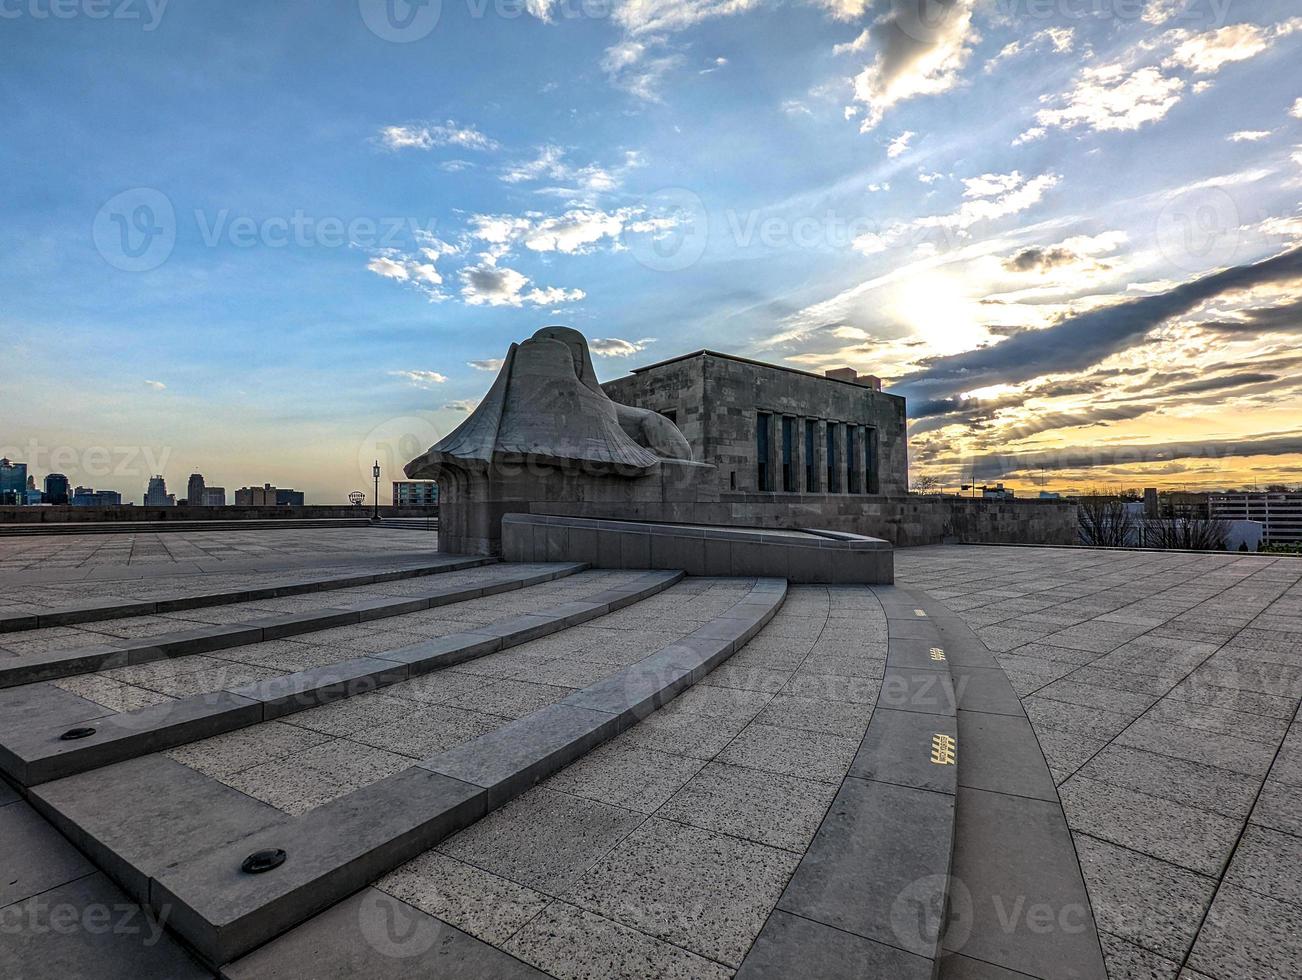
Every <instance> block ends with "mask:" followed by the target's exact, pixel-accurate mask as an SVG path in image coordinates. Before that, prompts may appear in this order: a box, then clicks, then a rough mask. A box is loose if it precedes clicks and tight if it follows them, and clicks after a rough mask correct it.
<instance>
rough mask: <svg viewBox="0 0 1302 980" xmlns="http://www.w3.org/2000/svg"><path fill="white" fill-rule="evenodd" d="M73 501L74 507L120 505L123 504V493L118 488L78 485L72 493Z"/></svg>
mask: <svg viewBox="0 0 1302 980" xmlns="http://www.w3.org/2000/svg"><path fill="white" fill-rule="evenodd" d="M71 503H72V506H74V507H118V506H120V505H121V504H122V494H120V493H118V492H117V491H116V490H92V489H91V488H90V487H78V488H77V489H76V490H75V491H74V492H73V494H72V500H71Z"/></svg>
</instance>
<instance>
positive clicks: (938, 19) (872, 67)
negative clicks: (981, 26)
mask: <svg viewBox="0 0 1302 980" xmlns="http://www.w3.org/2000/svg"><path fill="white" fill-rule="evenodd" d="M974 5H975V0H895V2H894V3H892V4H891V5H890V10H889V11H887V12H886V13H885V14H883V15H882V16H881V17H879V18H878V19H877V20H875V21H874V22H873V23H872V25H871V26H870V27H868V28H867V30H865V31H864V32H863V33H862V34H861V35H860V36H859V38H858V39H856V40H855V41H854V42H852V43H851V44H849V45H844V46H840V47H839V48H838V51H840V52H842V53H845V52H859V51H864V50H868V49H871V50H872V51H873V60H872V61H871V62H870V63H869V64H868V65H867V66H866V67H865V68H864V69H863V70H862V71H860V72H859V74H858V75H856V76H855V78H854V98H855V101H856V102H860V103H862V104H863V105H864V118H863V122H862V124H861V125H860V129H861V130H862V131H864V132H867V131H868V130H870V129H872V128H873V127H874V126H876V125H877V124H878V123H879V122H881V121H882V117H883V116H884V115H885V114H886V112H887V111H888V110H890V109H891V108H892V107H893V106H895V105H898V104H899V103H900V102H904V101H906V100H908V99H913V98H917V97H918V96H923V95H939V94H940V93H942V92H948V91H949V90H950V89H952V88H955V87H956V86H957V85H958V84H959V81H960V78H961V73H962V71H963V68H964V67H965V66H966V65H967V62H968V58H969V57H970V56H971V54H972V47H973V45H974V44H976V43H977V42H978V41H980V40H981V36H980V35H979V34H978V33H977V30H976V28H975V27H974V26H973V25H972V9H973V6H974Z"/></svg>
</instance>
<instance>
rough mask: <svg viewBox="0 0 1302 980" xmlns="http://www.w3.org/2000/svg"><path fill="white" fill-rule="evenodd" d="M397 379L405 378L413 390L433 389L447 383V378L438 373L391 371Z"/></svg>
mask: <svg viewBox="0 0 1302 980" xmlns="http://www.w3.org/2000/svg"><path fill="white" fill-rule="evenodd" d="M389 374H390V375H392V376H393V377H395V378H403V379H405V380H406V381H407V383H408V384H410V385H411V386H412V387H413V388H427V389H428V388H433V387H434V386H435V385H441V384H444V383H446V382H447V380H448V379H447V377H446V376H444V375H442V374H439V373H438V372H437V371H390V372H389Z"/></svg>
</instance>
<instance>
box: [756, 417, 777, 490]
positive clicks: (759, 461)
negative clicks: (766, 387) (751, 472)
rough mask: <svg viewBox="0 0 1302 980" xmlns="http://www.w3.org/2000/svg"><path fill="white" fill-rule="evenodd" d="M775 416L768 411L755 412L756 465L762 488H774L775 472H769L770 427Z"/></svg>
mask: <svg viewBox="0 0 1302 980" xmlns="http://www.w3.org/2000/svg"><path fill="white" fill-rule="evenodd" d="M772 425H773V416H772V415H769V414H768V413H767V412H757V413H756V414H755V465H756V473H757V475H758V480H757V486H758V488H759V489H760V490H772V489H773V474H772V473H770V472H769V429H770V428H771V427H772Z"/></svg>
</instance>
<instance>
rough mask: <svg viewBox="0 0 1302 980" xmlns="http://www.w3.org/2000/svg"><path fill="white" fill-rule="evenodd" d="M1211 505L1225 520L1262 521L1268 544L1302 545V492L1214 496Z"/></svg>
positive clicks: (1215, 494) (1263, 532)
mask: <svg viewBox="0 0 1302 980" xmlns="http://www.w3.org/2000/svg"><path fill="white" fill-rule="evenodd" d="M1209 506H1210V508H1211V514H1212V516H1213V517H1216V518H1219V519H1220V520H1224V521H1232V520H1246V521H1259V522H1260V523H1261V525H1262V540H1263V541H1264V542H1265V543H1266V544H1298V543H1302V493H1270V492H1263V493H1214V494H1211V495H1210V500H1209Z"/></svg>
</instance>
